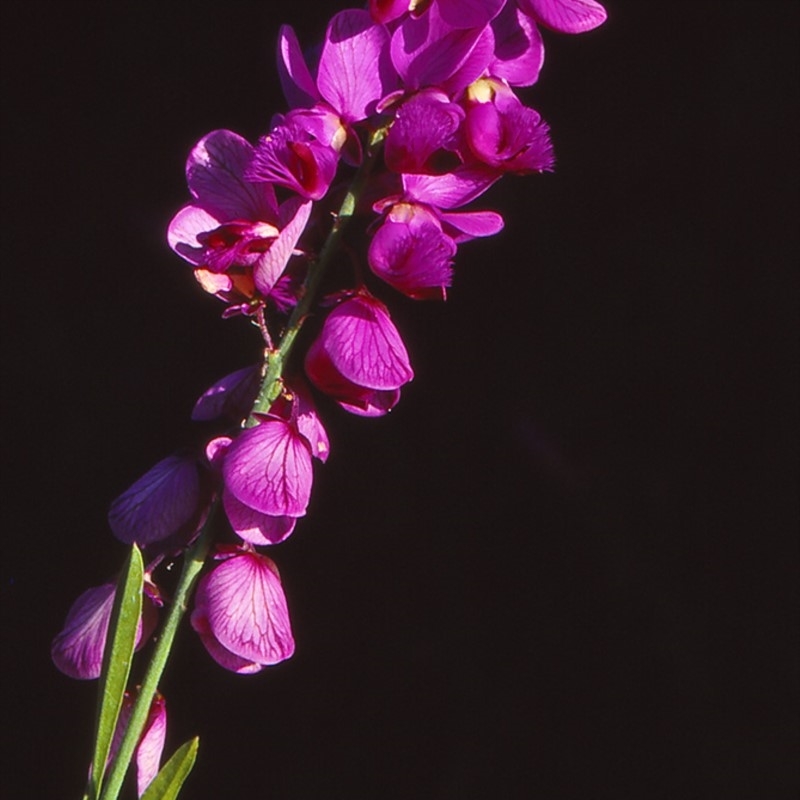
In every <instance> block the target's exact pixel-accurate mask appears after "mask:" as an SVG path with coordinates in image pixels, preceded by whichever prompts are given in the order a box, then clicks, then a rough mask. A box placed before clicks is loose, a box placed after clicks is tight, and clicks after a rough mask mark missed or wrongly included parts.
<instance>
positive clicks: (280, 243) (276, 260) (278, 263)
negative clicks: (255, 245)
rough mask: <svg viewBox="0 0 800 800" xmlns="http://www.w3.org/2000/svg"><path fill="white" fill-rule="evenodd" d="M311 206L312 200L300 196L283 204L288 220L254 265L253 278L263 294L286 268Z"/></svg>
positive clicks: (283, 212)
mask: <svg viewBox="0 0 800 800" xmlns="http://www.w3.org/2000/svg"><path fill="white" fill-rule="evenodd" d="M311 206H312V203H311V201H310V200H307V201H305V202H304V201H303V200H302V199H301V198H299V197H290V198H289V199H288V200H287V201H286V202H285V203H283V204H282V205H281V208H280V214H281V217H288V218H289V219H288V222H287V223H286V225H285V227H284V228H283V229H282V230H281V232H280V233H279V234H278V236H277V238H276V239H275V240H274V241H273V242H272V244H271V245H270V247H269V249H268V250H267V251H266V252H264V253H263V254H262V255H261V256H259V258H258V261H256V263H255V265H254V266H253V280H254V281H255V285H256V288H257V289H258V291H259V292H261V294H263V295H267V294H269V293H270V291H271V290H272V287H273V286H274V285H275V283H276V282H277V280H278V278H280V277H281V275H282V274H283V271H284V270H285V269H286V265H287V264H288V263H289V259H290V258H291V256H292V253H293V252H294V249H295V246H296V245H297V241H298V239H299V238H300V236H301V235H302V233H303V231H304V230H305V227H306V223H307V222H308V217H309V215H310V214H311Z"/></svg>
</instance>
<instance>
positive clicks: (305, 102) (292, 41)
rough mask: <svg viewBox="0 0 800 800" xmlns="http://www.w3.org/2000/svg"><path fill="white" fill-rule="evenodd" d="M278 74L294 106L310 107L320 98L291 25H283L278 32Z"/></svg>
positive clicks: (288, 100) (288, 99)
mask: <svg viewBox="0 0 800 800" xmlns="http://www.w3.org/2000/svg"><path fill="white" fill-rule="evenodd" d="M278 76H279V78H280V81H281V87H282V88H283V94H284V97H285V98H286V100H287V102H288V103H289V105H290V106H291V107H292V108H309V107H311V106H313V105H314V103H316V102H317V100H319V92H318V91H317V86H316V84H315V83H314V79H313V78H312V77H311V72H309V69H308V66H307V65H306V61H305V59H304V58H303V52H302V51H301V49H300V43H299V42H298V41H297V35H296V34H295V32H294V30H293V28H292V27H291V26H290V25H281V29H280V32H279V34H278Z"/></svg>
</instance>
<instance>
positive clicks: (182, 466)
mask: <svg viewBox="0 0 800 800" xmlns="http://www.w3.org/2000/svg"><path fill="white" fill-rule="evenodd" d="M204 494H205V493H204V492H203V490H202V485H201V479H200V472H199V466H198V464H197V461H196V460H195V459H194V458H193V457H191V456H188V455H172V456H168V457H167V458H165V459H163V460H162V461H159V462H158V463H157V464H156V465H155V466H154V467H152V468H151V469H149V470H148V471H147V472H146V473H145V474H144V475H142V477H141V478H139V480H137V481H136V482H135V483H134V484H133V485H132V486H130V487H129V488H128V489H126V490H125V491H124V492H123V493H122V494H121V495H120V496H119V497H117V499H116V500H114V502H113V503H112V504H111V508H110V510H109V512H108V522H109V525H110V526H111V530H112V531H113V533H114V536H116V537H117V539H119V540H120V541H122V542H125V543H126V544H133V543H134V542H135V543H136V544H138V545H140V546H142V547H146V546H147V545H150V544H153V543H155V542H161V541H163V540H165V539H169V538H170V537H174V536H179V535H181V534H187V535H189V536H191V534H192V533H194V531H195V529H196V524H197V522H198V521H199V518H200V517H201V516H202V512H203V510H204V507H205V497H204Z"/></svg>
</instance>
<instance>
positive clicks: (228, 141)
mask: <svg viewBox="0 0 800 800" xmlns="http://www.w3.org/2000/svg"><path fill="white" fill-rule="evenodd" d="M252 157H253V146H252V145H251V144H250V143H249V142H247V141H246V140H245V139H243V138H242V137H241V136H239V135H238V134H236V133H233V132H232V131H226V130H217V131H212V132H211V133H209V134H208V135H206V136H204V137H203V138H202V139H201V140H200V141H199V142H198V143H197V144H196V145H195V146H194V149H193V150H192V152H191V153H190V154H189V159H188V161H187V162H186V181H187V183H188V184H189V191H191V193H192V194H193V195H194V196H195V197H196V198H197V201H198V205H201V206H202V207H203V208H204V209H206V210H207V211H208V212H210V213H211V214H213V215H214V216H216V217H219V219H220V220H222V221H228V220H232V219H251V220H256V219H260V220H267V221H269V220H271V219H274V217H275V216H276V215H277V205H278V204H277V202H276V200H275V191H274V189H273V188H272V187H271V186H270V185H269V184H253V183H249V182H248V181H246V180H245V178H244V174H245V170H246V169H247V167H248V165H249V163H250V160H251V159H252Z"/></svg>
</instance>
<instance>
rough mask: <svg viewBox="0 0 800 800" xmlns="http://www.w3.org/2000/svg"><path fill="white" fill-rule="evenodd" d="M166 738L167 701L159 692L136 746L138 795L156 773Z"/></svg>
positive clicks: (140, 794)
mask: <svg viewBox="0 0 800 800" xmlns="http://www.w3.org/2000/svg"><path fill="white" fill-rule="evenodd" d="M166 738H167V703H166V700H165V699H164V696H163V695H162V694H160V693H158V694H156V696H155V697H154V698H153V703H152V705H151V706H150V713H149V714H148V715H147V721H146V722H145V726H144V731H143V732H142V738H141V739H139V746H138V747H137V748H136V790H137V794H138V795H139V797H141V796H142V795H143V794H144V791H145V789H147V787H148V786H149V785H150V784H151V783H152V781H153V779H154V778H155V777H156V775H158V770H159V767H160V764H161V754H162V753H163V752H164V742H165V740H166Z"/></svg>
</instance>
